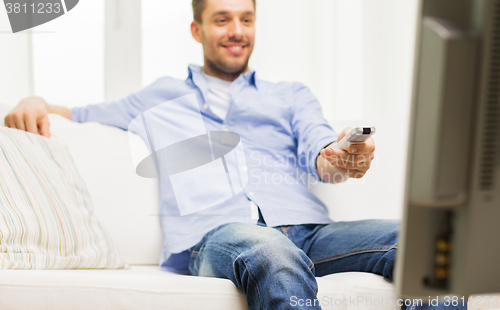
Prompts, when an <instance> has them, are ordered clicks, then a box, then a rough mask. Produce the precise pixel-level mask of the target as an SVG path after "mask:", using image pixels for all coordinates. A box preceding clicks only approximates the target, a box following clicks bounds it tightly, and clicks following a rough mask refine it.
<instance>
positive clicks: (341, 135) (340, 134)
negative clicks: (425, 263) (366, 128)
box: [337, 127, 352, 142]
mask: <svg viewBox="0 0 500 310" xmlns="http://www.w3.org/2000/svg"><path fill="white" fill-rule="evenodd" d="M351 130H352V127H346V128H344V129H343V130H342V131H341V132H340V133H339V135H338V136H337V142H339V141H340V140H342V138H343V137H345V135H346V134H348V133H349V132H350V131H351Z"/></svg>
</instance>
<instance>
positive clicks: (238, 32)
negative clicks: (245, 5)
mask: <svg viewBox="0 0 500 310" xmlns="http://www.w3.org/2000/svg"><path fill="white" fill-rule="evenodd" d="M228 34H229V37H241V36H243V27H242V25H241V21H240V20H239V19H238V18H235V19H234V20H233V22H232V23H231V25H230V27H229V33H228Z"/></svg>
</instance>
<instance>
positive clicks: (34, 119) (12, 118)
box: [4, 96, 71, 138]
mask: <svg viewBox="0 0 500 310" xmlns="http://www.w3.org/2000/svg"><path fill="white" fill-rule="evenodd" d="M49 113H55V114H59V115H62V116H64V117H65V118H67V119H69V120H71V110H70V109H68V108H65V107H60V106H56V105H51V104H48V103H47V102H46V101H45V100H44V99H43V98H41V97H37V96H32V97H27V98H24V99H23V100H21V101H20V102H19V104H18V105H17V106H16V107H15V108H14V109H12V111H10V113H9V114H7V116H5V120H4V121H5V126H7V127H12V128H17V129H20V130H25V131H28V132H31V133H35V134H38V133H39V134H41V135H42V136H45V137H48V138H49V137H50V123H49V118H48V114H49Z"/></svg>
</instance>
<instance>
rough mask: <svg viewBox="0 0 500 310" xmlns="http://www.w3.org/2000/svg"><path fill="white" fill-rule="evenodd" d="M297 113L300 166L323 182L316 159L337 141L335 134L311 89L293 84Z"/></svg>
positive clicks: (295, 128) (295, 127)
mask: <svg viewBox="0 0 500 310" xmlns="http://www.w3.org/2000/svg"><path fill="white" fill-rule="evenodd" d="M293 98H294V104H295V111H294V113H293V116H292V123H291V125H292V130H293V133H294V135H295V138H296V140H297V156H298V163H299V165H300V166H301V167H302V168H303V169H304V170H305V171H306V172H307V173H308V174H310V175H311V176H312V177H313V178H314V179H316V180H318V181H321V182H322V180H321V179H320V178H319V176H318V173H317V171H316V158H317V156H318V154H319V152H320V151H321V149H322V148H324V147H325V146H327V145H328V144H330V143H332V142H335V141H337V136H338V133H337V132H335V131H334V130H333V129H332V127H331V126H330V125H329V124H328V122H327V121H326V119H325V118H324V117H323V113H322V110H321V105H320V103H319V102H318V100H317V99H316V97H314V95H313V94H312V93H311V91H310V90H309V88H307V87H306V86H304V85H303V84H300V83H294V84H293Z"/></svg>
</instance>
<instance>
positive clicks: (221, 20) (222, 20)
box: [217, 19, 226, 23]
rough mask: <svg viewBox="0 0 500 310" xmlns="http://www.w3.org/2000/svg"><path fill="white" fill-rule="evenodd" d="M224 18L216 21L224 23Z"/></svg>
mask: <svg viewBox="0 0 500 310" xmlns="http://www.w3.org/2000/svg"><path fill="white" fill-rule="evenodd" d="M225 21H226V20H225V19H219V20H218V21H217V22H218V23H224V22H225Z"/></svg>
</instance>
